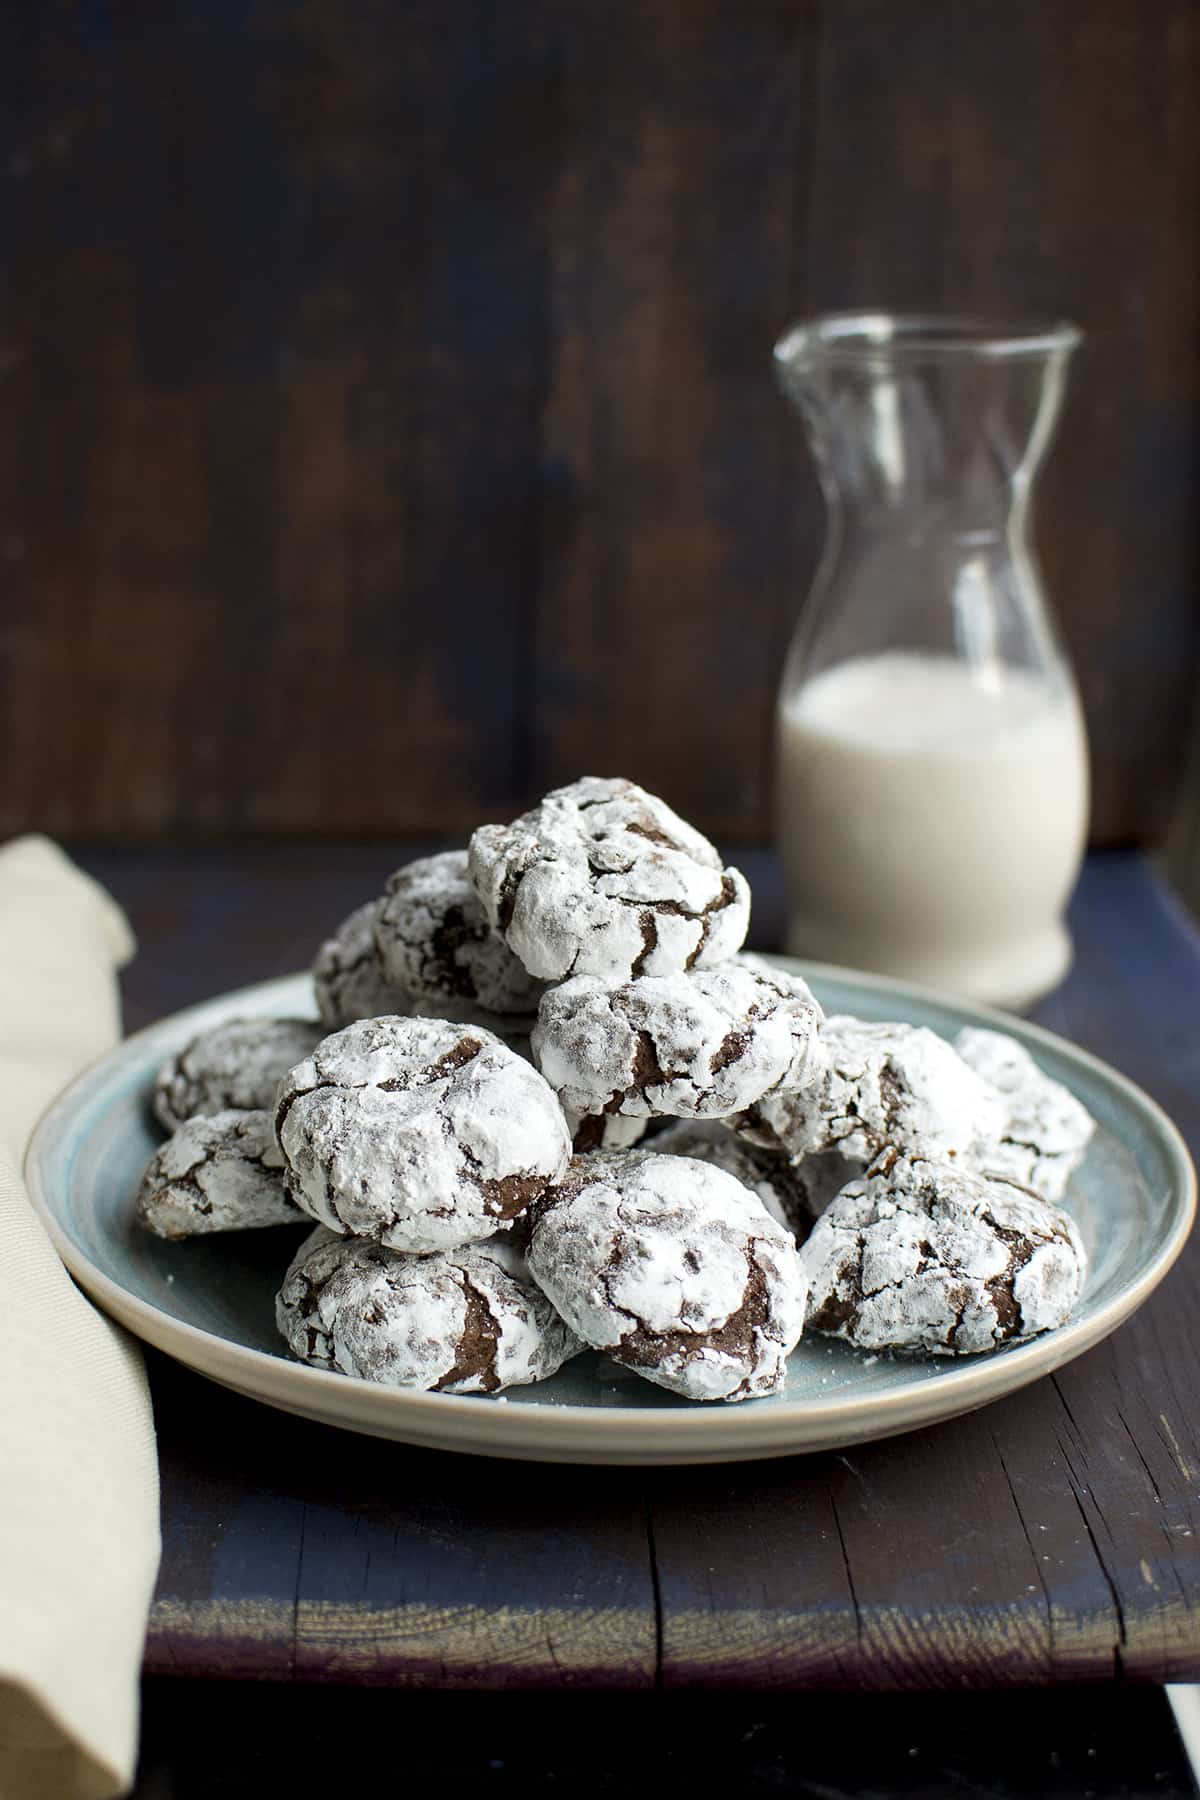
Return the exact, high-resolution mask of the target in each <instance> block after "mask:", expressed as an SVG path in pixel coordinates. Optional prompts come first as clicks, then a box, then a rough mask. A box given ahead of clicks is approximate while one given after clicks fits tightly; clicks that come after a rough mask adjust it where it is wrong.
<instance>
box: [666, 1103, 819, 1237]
mask: <svg viewBox="0 0 1200 1800" xmlns="http://www.w3.org/2000/svg"><path fill="white" fill-rule="evenodd" d="M653 1148H654V1154H655V1155H656V1156H691V1157H694V1158H695V1159H696V1161H697V1162H705V1163H711V1164H712V1165H713V1167H714V1168H716V1169H724V1171H725V1173H726V1174H727V1175H732V1176H733V1178H734V1180H735V1181H739V1182H740V1183H741V1184H742V1186H743V1187H744V1188H746V1189H748V1191H749V1192H750V1193H752V1194H753V1195H754V1196H755V1198H756V1199H757V1200H759V1201H760V1202H761V1203H762V1205H763V1206H765V1207H766V1209H767V1211H768V1212H769V1213H770V1215H771V1217H772V1218H773V1219H775V1220H777V1221H778V1223H779V1224H780V1225H783V1226H784V1227H785V1228H786V1229H787V1230H788V1231H790V1232H791V1233H792V1235H793V1236H794V1237H800V1238H803V1237H806V1236H807V1235H808V1230H809V1227H810V1225H811V1224H812V1221H813V1218H814V1217H815V1214H816V1212H817V1211H819V1210H820V1208H819V1207H818V1208H814V1205H813V1202H812V1200H811V1198H810V1194H809V1188H808V1183H807V1182H806V1180H805V1172H806V1167H807V1165H805V1166H803V1167H802V1166H801V1165H800V1164H797V1163H793V1162H792V1161H791V1160H790V1159H789V1158H788V1157H786V1156H782V1155H780V1153H779V1152H778V1151H776V1150H759V1149H757V1148H756V1147H755V1146H754V1145H752V1144H748V1143H746V1141H745V1140H744V1139H742V1138H737V1137H735V1136H734V1135H733V1133H732V1132H731V1131H728V1130H726V1128H725V1126H724V1125H721V1124H718V1123H717V1122H715V1121H713V1120H707V1119H677V1120H675V1121H674V1122H673V1123H672V1124H670V1125H668V1126H667V1128H666V1130H665V1131H659V1132H656V1134H655V1136H654V1140H653ZM814 1160H815V1159H814ZM845 1179H847V1180H848V1179H849V1177H848V1176H847V1177H846V1178H845ZM839 1185H840V1184H839ZM829 1197H830V1198H832V1195H831V1196H829Z"/></svg>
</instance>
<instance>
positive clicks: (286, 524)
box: [0, 0, 1200, 840]
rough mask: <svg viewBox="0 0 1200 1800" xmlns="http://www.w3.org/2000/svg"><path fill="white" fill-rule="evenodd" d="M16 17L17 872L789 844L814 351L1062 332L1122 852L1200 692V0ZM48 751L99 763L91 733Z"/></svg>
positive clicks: (9, 211) (654, 4)
mask: <svg viewBox="0 0 1200 1800" xmlns="http://www.w3.org/2000/svg"><path fill="white" fill-rule="evenodd" d="M103 18H104V15H102V14H97V15H95V16H93V15H92V14H91V13H89V12H88V11H87V10H86V9H79V8H77V7H74V6H70V5H47V6H43V7H37V8H24V9H23V8H10V9H8V11H7V14H6V16H5V17H4V19H3V21H0V32H2V33H3V38H2V40H0V116H3V119H4V121H5V124H4V133H3V137H2V139H0V198H2V200H3V203H4V219H5V233H6V236H5V242H6V246H7V263H6V269H7V278H6V284H5V289H4V293H3V296H0V394H2V396H3V402H4V404H3V407H2V408H0V597H2V602H3V604H2V605H0V696H2V698H3V702H4V703H3V705H2V706H0V830H6V831H7V830H13V829H17V828H19V827H20V826H21V825H23V824H27V823H30V822H32V823H34V824H37V825H39V826H42V827H43V828H48V829H51V830H55V831H59V832H74V833H76V834H92V835H96V836H107V837H110V838H122V837H124V838H127V839H129V838H133V839H136V838H137V837H138V836H139V835H140V836H157V837H173V838H181V837H188V836H192V837H195V836H198V835H199V836H203V835H208V836H210V837H212V836H216V835H218V834H221V833H226V834H237V835H239V836H241V837H243V838H251V837H254V836H257V835H261V834H308V835H314V834H315V835H320V834H322V833H332V834H357V833H372V832H374V833H394V832H401V831H404V832H420V831H449V830H452V829H457V830H464V829H466V828H467V827H469V825H471V824H473V823H474V822H475V821H476V820H477V819H478V818H480V817H481V816H484V815H491V816H502V815H503V814H505V813H506V812H511V811H513V810H515V809H516V807H517V806H518V805H520V804H523V803H525V802H526V801H528V800H529V799H530V798H532V796H533V794H534V793H535V792H536V791H537V790H538V789H540V788H541V787H543V786H545V785H546V784H548V783H550V782H552V781H557V780H562V779H569V778H572V777H574V776H575V775H577V774H579V773H580V772H581V771H583V770H584V769H587V768H600V769H605V768H607V769H609V770H610V771H618V772H629V773H632V774H634V775H637V776H639V777H641V778H642V779H644V780H646V781H647V782H648V783H649V784H650V785H652V786H658V787H661V788H662V789H663V790H664V791H665V792H666V794H667V795H668V797H670V798H671V799H673V800H674V801H676V802H677V803H678V804H679V805H680V806H681V807H682V808H683V809H684V810H685V811H689V812H691V813H693V814H694V815H695V817H696V819H697V821H698V822H699V823H700V824H702V825H704V826H707V827H708V828H709V829H711V830H714V831H717V832H720V833H733V834H736V835H739V836H745V837H752V838H755V837H756V838H760V839H761V838H764V837H765V836H766V835H767V834H768V833H769V830H770V811H769V788H770V774H771V768H770V764H771V757H770V744H769V740H770V732H771V710H772V699H773V693H774V688H775V683H776V680H777V677H778V672H779V667H780V663H781V659H782V652H783V645H784V641H785V639H786V637H787V634H788V632H789V630H790V627H791V625H792V622H793V620H794V618H795V615H796V613H797V612H798V609H799V606H800V604H801V601H802V598H803V596H804V593H805V591H806V589H807V586H808V582H809V578H810V575H811V572H812V569H813V567H814V565H815V562H816V558H817V555H818V552H819V548H820V542H821V537H822V520H821V508H820V502H819V499H818V496H817V490H816V484H815V481H814V478H813V473H812V470H811V467H810V465H809V462H808V458H807V453H806V450H805V448H804V444H803V439H802V433H801V431H800V428H799V426H798V425H797V424H796V423H795V421H794V420H792V418H791V417H790V416H789V414H788V413H787V411H786V409H785V408H784V406H783V403H782V402H781V401H780V400H779V399H778V397H777V396H776V395H775V393H774V392H773V388H772V383H771V379H770V372H769V367H768V363H769V347H770V344H771V341H772V339H773V338H774V336H775V335H776V333H777V331H778V329H779V328H780V326H781V325H782V324H783V323H784V322H785V321H786V319H787V318H788V316H789V315H792V316H794V315H796V314H799V313H802V312H805V311H808V310H811V309H813V308H817V307H824V306H830V305H863V304H869V305H879V304H883V305H891V306H893V307H904V306H917V307H921V306H924V307H928V306H935V307H951V306H983V307H987V308H990V309H993V310H995V309H1001V310H1006V309H1007V310H1013V311H1020V312H1028V311H1031V310H1033V311H1037V310H1040V311H1049V312H1054V311H1065V312H1068V313H1074V314H1076V315H1078V316H1079V317H1081V319H1082V321H1083V323H1084V324H1085V325H1086V326H1087V327H1088V328H1089V330H1090V332H1091V334H1092V337H1091V344H1090V348H1089V349H1088V351H1087V352H1086V355H1085V357H1084V359H1083V360H1081V362H1080V366H1079V372H1078V381H1077V386H1076V393H1075V398H1074V401H1073V403H1072V406H1071V409H1070V413H1069V415H1068V418H1067V420H1066V422H1065V425H1064V429H1063V433H1062V438H1061V442H1060V445H1059V448H1058V452H1057V454H1056V456H1055V459H1054V461H1053V463H1052V465H1051V467H1050V468H1049V469H1048V471H1047V473H1046V477H1045V485H1044V489H1043V500H1044V506H1043V517H1042V526H1043V529H1042V532H1041V541H1042V547H1043V552H1044V558H1045V562H1046V566H1047V570H1048V574H1049V578H1050V584H1051V588H1052V591H1053V592H1054V593H1055V595H1056V597H1057V599H1058V602H1059V607H1060V610H1061V612H1062V615H1063V619H1064V623H1065V627H1066V635H1067V637H1068V640H1069V642H1070V644H1071V647H1072V649H1073V651H1074V654H1075V656H1076V660H1077V662H1078V664H1079V668H1080V672H1081V676H1082V681H1083V688H1084V694H1085V699H1086V701H1087V705H1088V710H1089V714H1090V717H1091V721H1092V726H1093V740H1094V749H1095V761H1096V814H1095V823H1096V834H1097V836H1098V838H1100V839H1101V840H1127V839H1142V838H1148V837H1153V836H1155V835H1157V834H1158V833H1159V832H1160V830H1161V828H1162V826H1163V824H1164V822H1165V819H1166V816H1167V812H1168V810H1169V806H1170V799H1171V794H1172V789H1173V786H1174V780H1175V775H1176V772H1177V767H1178V762H1179V755H1180V745H1181V743H1182V739H1183V731H1182V725H1183V719H1184V713H1185V711H1186V708H1187V706H1188V705H1189V703H1190V698H1191V693H1192V689H1193V687H1194V670H1195V667H1196V663H1197V632H1198V630H1200V625H1198V621H1197V617H1196V609H1195V607H1194V604H1193V595H1194V589H1195V574H1196V559H1195V543H1194V533H1193V531H1192V527H1191V502H1192V494H1193V489H1194V485H1195V475H1196V467H1197V447H1196V446H1197V431H1196V414H1197V385H1198V384H1197V359H1196V345H1195V333H1194V330H1193V321H1194V317H1195V311H1196V300H1197V285H1196V283H1197V273H1196V272H1197V256H1196V239H1197V231H1198V225H1197V219H1198V218H1200V207H1198V206H1197V200H1198V198H1200V194H1198V190H1197V167H1198V165H1200V158H1198V157H1197V141H1196V134H1197V129H1198V126H1197V116H1196V110H1195V108H1194V106H1193V105H1192V96H1193V94H1194V90H1195V77H1196V62H1197V46H1198V42H1200V29H1198V27H1197V21H1196V15H1195V10H1194V9H1193V8H1191V7H1190V6H1189V5H1188V4H1187V0H1145V4H1144V5H1142V6H1140V7H1139V8H1137V9H1130V8H1129V6H1128V5H1126V4H1124V3H1123V0H1097V4H1094V5H1091V6H1089V7H1087V8H1086V9H1075V10H1074V11H1071V10H1067V11H1064V10H1063V9H1061V8H1058V9H1056V8H1047V7H1044V6H1041V5H1039V4H1038V3H1037V0H1014V3H1013V4H1012V5H1010V6H1008V7H1007V8H1005V9H1004V10H1003V12H1001V11H998V10H996V11H993V12H992V13H989V14H986V15H981V16H980V17H978V18H976V17H975V16H974V11H973V10H972V11H970V13H969V16H968V9H963V8H961V7H958V8H956V7H954V6H953V5H951V4H950V3H949V0H931V4H930V5H929V6H927V7H924V8H922V9H920V13H919V18H918V16H917V15H916V14H915V13H914V11H913V9H911V8H908V9H906V8H896V7H894V6H888V5H886V4H884V0H841V3H840V4H839V5H838V6H836V7H828V6H827V7H819V6H818V5H817V4H816V0H736V3H735V0H705V3H704V4H693V5H689V6H684V7H680V6H679V5H677V4H674V0H637V3H635V0H616V3H614V4H600V3H599V0H584V3H581V4H578V5H575V6H572V7H569V8H562V7H554V6H548V5H547V4H545V0H510V3H509V4H508V5H506V6H504V7H503V8H496V7H494V6H489V5H487V4H485V3H484V0H444V3H443V4H439V5H436V6H435V5H433V4H431V0H413V3H412V4H409V5H407V6H405V7H404V8H401V9H396V8H387V7H382V6H378V5H372V4H370V3H369V0H356V3H355V4H351V5H349V6H346V5H336V6H335V5H334V4H333V3H332V0H312V3H311V4H309V5H307V6H305V7H304V8H301V9H296V8H293V7H290V6H287V5H285V4H284V3H283V0H263V3H262V4H260V5H258V6H256V7H255V8H254V9H253V13H252V15H244V12H243V10H242V9H239V8H236V7H210V8H204V9H197V8H195V7H189V6H186V5H183V4H180V3H178V0H176V3H175V4H167V5H164V6H160V7H149V8H148V7H140V8H138V9H137V11H136V21H137V23H136V29H131V30H124V31H119V32H118V31H114V30H112V29H110V28H109V27H107V26H106V25H105V24H104V23H103ZM51 727H52V728H51Z"/></svg>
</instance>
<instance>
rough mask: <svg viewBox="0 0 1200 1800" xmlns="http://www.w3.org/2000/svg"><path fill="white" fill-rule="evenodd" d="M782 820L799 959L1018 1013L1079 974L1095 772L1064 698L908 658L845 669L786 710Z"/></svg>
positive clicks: (1063, 692) (1065, 692) (1073, 709)
mask: <svg viewBox="0 0 1200 1800" xmlns="http://www.w3.org/2000/svg"><path fill="white" fill-rule="evenodd" d="M778 807H779V833H780V843H781V847H782V851H783V857H784V867H785V871H786V874H787V881H788V890H789V899H790V928H789V943H788V947H789V949H791V950H792V951H793V952H794V953H796V954H798V955H804V956H811V957H816V958H819V959H820V960H822V961H827V962H839V963H848V964H851V965H853V966H856V967H859V968H868V969H877V970H881V971H883V972H884V973H885V974H892V975H900V976H904V977H906V978H907V979H909V980H912V981H922V982H928V983H930V984H931V985H933V986H937V987H945V988H950V989H953V990H954V991H956V992H958V993H962V994H966V995H968V996H969V997H971V998H972V999H976V1000H982V1001H990V1002H993V1003H995V1004H998V1005H1008V1006H1021V1005H1026V1004H1028V1003H1030V1002H1031V1001H1032V1000H1033V999H1034V998H1036V997H1037V995H1038V994H1040V993H1044V992H1045V991H1046V990H1047V989H1048V988H1050V987H1052V986H1053V985H1054V983H1055V982H1056V981H1057V980H1058V979H1059V978H1060V977H1061V975H1062V974H1063V972H1064V971H1065V969H1066V967H1067V965H1068V963H1069V962H1070V956H1071V946H1070V939H1069V938H1068V936H1067V934H1066V931H1065V930H1064V928H1063V925H1062V911H1063V907H1064V905H1065V903H1066V900H1067V897H1068V895H1069V893H1070V890H1071V886H1072V883H1073V882H1074V879H1075V876H1076V873H1077V872H1078V868H1079V862H1080V858H1081V856H1082V853H1083V844H1084V836H1085V832H1086V826H1087V811H1088V771H1087V745H1086V739H1085V736H1084V729H1083V721H1082V718H1081V717H1080V713H1079V706H1078V703H1077V701H1076V699H1075V696H1074V693H1073V692H1072V690H1071V689H1070V688H1069V687H1068V686H1060V685H1058V684H1057V683H1054V682H1052V681H1051V680H1050V679H1049V678H1047V677H1039V676H1037V675H1034V674H1032V673H1029V672H1027V671H1025V670H1022V669H1017V668H1013V667H1009V666H1007V665H1004V664H1000V665H997V666H995V667H994V668H992V669H990V670H987V671H986V672H981V671H973V670H971V669H970V668H968V666H967V665H966V664H965V663H962V662H960V661H958V660H957V659H956V658H953V657H949V656H934V655H926V654H921V653H917V652H910V651H893V652H889V653H888V654H886V655H881V656H869V657H856V658H853V659H851V660H850V661H848V662H843V663H839V664H837V665H836V666H835V667H833V668H831V669H827V670H825V671H824V672H823V673H821V674H819V675H817V676H815V677H814V678H813V679H812V680H811V681H809V682H808V683H806V685H805V686H804V687H802V688H801V689H800V691H799V692H798V693H797V694H794V695H792V696H790V697H789V698H788V699H787V700H785V701H784V702H783V704H782V705H781V708H780V713H779V794H778Z"/></svg>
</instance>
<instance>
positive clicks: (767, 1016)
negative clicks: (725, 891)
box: [533, 957, 821, 1119]
mask: <svg viewBox="0 0 1200 1800" xmlns="http://www.w3.org/2000/svg"><path fill="white" fill-rule="evenodd" d="M820 1018H821V1009H820V1007H819V1006H818V1005H817V1003H816V1001H815V1000H814V999H813V997H812V995H811V994H810V993H809V991H808V988H807V987H806V986H805V984H804V982H803V981H801V980H800V978H799V976H795V975H786V974H783V973H782V972H780V971H777V970H773V969H768V968H767V967H766V966H765V965H761V964H759V963H758V962H757V961H756V959H755V958H752V957H744V958H738V959H737V960H735V961H732V962H728V963H723V964H722V965H721V967H720V968H716V969H697V970H696V971H695V972H694V973H693V974H690V975H689V974H684V973H676V974H674V975H640V976H637V977H635V978H634V979H633V980H632V981H627V982H625V983H624V984H623V985H621V986H620V987H606V986H605V984H604V983H603V982H601V981H599V980H598V979H597V978H596V977H595V976H594V975H577V976H575V977H574V978H573V979H572V980H571V981H566V982H564V983H563V984H562V986H561V987H556V988H551V989H550V990H549V991H548V992H547V993H546V995H545V996H544V998H543V1000H542V1004H541V1007H540V1009H539V1011H538V1022H537V1026H536V1028H535V1030H534V1033H533V1054H534V1058H535V1060H536V1062H537V1065H538V1067H539V1068H540V1069H541V1071H542V1074H543V1075H544V1076H545V1077H546V1079H547V1081H548V1082H549V1083H550V1085H551V1087H552V1088H554V1089H555V1091H556V1092H557V1093H558V1095H559V1097H560V1099H561V1100H562V1103H563V1105H564V1106H568V1107H571V1108H572V1109H573V1110H575V1111H577V1112H584V1113H618V1114H624V1115H626V1116H627V1117H630V1118H646V1117H655V1116H660V1115H666V1116H669V1117H674V1118H693V1119H723V1118H726V1117H728V1116H729V1115H730V1114H731V1113H739V1112H741V1111H743V1110H744V1109H745V1108H747V1107H749V1106H752V1105H754V1103H755V1102H756V1101H758V1100H761V1099H762V1098H763V1096H764V1095H766V1094H768V1093H770V1092H771V1091H772V1090H773V1089H775V1088H787V1089H789V1090H792V1089H796V1088H797V1087H798V1086H800V1085H801V1084H803V1083H804V1082H805V1080H806V1077H807V1073H808V1069H809V1062H810V1055H811V1052H812V1048H813V1044H814V1042H815V1040H816V1036H817V1027H818V1023H819V1021H820Z"/></svg>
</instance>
